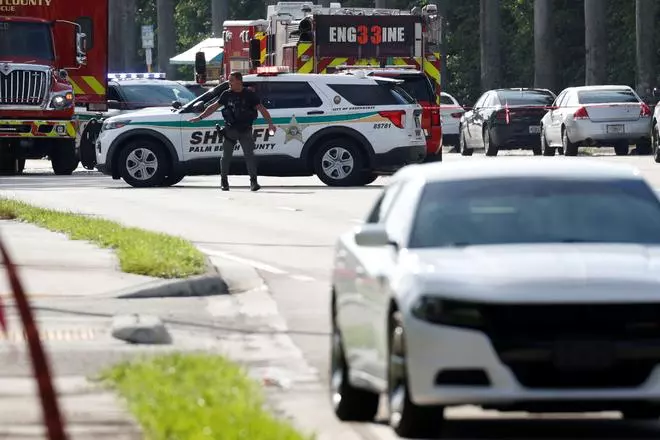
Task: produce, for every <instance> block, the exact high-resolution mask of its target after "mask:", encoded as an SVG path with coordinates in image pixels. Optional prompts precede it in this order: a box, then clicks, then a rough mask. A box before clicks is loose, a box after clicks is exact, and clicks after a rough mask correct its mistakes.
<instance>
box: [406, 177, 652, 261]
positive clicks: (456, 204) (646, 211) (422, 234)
mask: <svg viewBox="0 0 660 440" xmlns="http://www.w3.org/2000/svg"><path fill="white" fill-rule="evenodd" d="M581 242H588V243H635V244H660V201H659V200H658V198H657V196H656V195H655V194H654V193H653V191H652V190H651V188H649V187H648V185H647V184H646V183H644V182H643V181H639V180H628V179H626V180H588V179H585V180H578V179H567V180H557V179H543V178H504V179H478V180H469V181H462V182H435V183H430V184H429V185H427V187H426V188H425V189H424V192H423V195H422V198H421V200H420V202H419V205H418V208H417V213H416V217H415V221H414V224H413V230H412V233H411V237H410V247H411V248H429V247H447V246H463V245H488V244H516V243H581Z"/></svg>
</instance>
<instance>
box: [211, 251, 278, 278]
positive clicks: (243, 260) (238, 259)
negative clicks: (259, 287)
mask: <svg viewBox="0 0 660 440" xmlns="http://www.w3.org/2000/svg"><path fill="white" fill-rule="evenodd" d="M199 250H200V251H202V252H204V253H205V254H208V255H214V256H216V257H220V258H226V259H227V260H231V261H235V262H236V263H240V264H247V265H248V266H252V267H254V268H255V269H259V270H263V271H266V272H270V273H274V274H276V275H286V274H288V272H287V271H285V270H282V269H279V268H277V267H274V266H271V265H270V264H266V263H262V262H260V261H255V260H248V259H247V258H241V257H237V256H235V255H232V254H228V253H227V252H222V251H216V250H213V249H205V248H199Z"/></svg>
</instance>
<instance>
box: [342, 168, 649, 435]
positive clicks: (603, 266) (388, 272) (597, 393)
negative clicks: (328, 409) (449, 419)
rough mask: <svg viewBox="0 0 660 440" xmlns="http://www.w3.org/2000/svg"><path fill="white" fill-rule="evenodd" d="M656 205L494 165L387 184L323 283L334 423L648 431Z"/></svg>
mask: <svg viewBox="0 0 660 440" xmlns="http://www.w3.org/2000/svg"><path fill="white" fill-rule="evenodd" d="M659 269H660V200H659V199H658V197H657V195H656V194H655V193H654V192H653V190H652V189H651V188H650V186H649V185H648V184H647V183H646V182H645V181H644V180H643V178H642V177H640V174H639V173H638V172H637V170H636V169H634V168H632V167H629V166H626V165H619V164H612V163H604V162H600V161H589V160H587V161H557V162H555V161H549V160H547V159H543V158H503V159H502V160H501V161H499V160H498V161H495V162H493V161H491V160H484V159H481V160H478V161H470V162H453V163H443V164H428V165H414V166H409V167H406V168H404V169H402V170H400V171H399V172H398V173H397V174H395V176H394V177H393V178H392V181H391V183H390V184H389V185H388V186H387V187H386V189H385V190H384V192H383V193H382V194H381V196H380V197H379V198H378V200H377V202H376V203H375V205H374V206H373V209H372V211H371V213H370V215H369V217H368V218H367V221H366V224H365V225H363V226H362V227H360V228H358V229H356V230H354V231H350V232H347V233H346V234H344V235H342V236H341V237H340V239H339V241H338V243H337V245H336V253H335V261H334V270H333V276H332V306H331V307H332V309H331V317H332V349H331V354H330V355H331V360H332V362H331V365H332V371H331V378H332V381H331V390H332V401H333V403H334V411H335V414H336V415H337V416H338V417H339V418H340V419H342V420H353V421H357V420H362V421H367V420H370V419H372V418H374V416H375V415H376V413H377V411H378V406H379V397H380V396H379V395H380V394H381V393H384V394H386V395H387V398H388V402H389V412H390V424H391V426H392V427H393V428H394V430H395V432H396V433H397V434H398V435H400V436H402V437H414V438H422V437H425V438H428V437H433V436H435V435H436V434H438V430H439V429H440V427H441V425H442V420H443V410H444V408H445V407H449V406H455V405H466V404H472V405H479V406H481V407H483V408H487V409H496V410H502V411H507V410H523V411H551V412H576V411H577V412H579V411H586V410H590V411H611V410H614V411H621V412H622V413H623V414H624V416H626V417H632V418H649V419H652V418H658V417H660V343H659V342H658V341H660V324H659V323H660V320H659V318H658V317H659V316H660V293H658V292H660V271H659Z"/></svg>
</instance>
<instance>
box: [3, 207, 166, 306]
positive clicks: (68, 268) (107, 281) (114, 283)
mask: <svg viewBox="0 0 660 440" xmlns="http://www.w3.org/2000/svg"><path fill="white" fill-rule="evenodd" d="M0 235H1V236H2V240H3V242H4V243H5V245H6V246H7V247H8V248H9V253H10V257H11V258H12V260H13V261H14V263H15V264H16V265H17V266H19V274H20V277H21V280H22V281H23V287H24V288H25V289H26V290H27V292H28V293H29V294H30V295H32V296H34V297H44V296H48V297H58V296H94V295H103V294H109V293H113V292H117V291H120V290H123V289H128V288H133V287H138V286H140V285H147V284H148V283H153V282H154V281H157V279H156V278H151V277H147V276H141V275H132V274H126V273H123V272H121V271H120V269H119V262H118V260H117V257H116V256H115V254H114V253H113V252H112V251H111V250H109V249H100V248H98V247H97V246H95V245H93V244H91V243H87V242H84V241H79V240H69V239H68V238H67V237H66V236H65V235H64V234H58V233H54V232H51V231H48V230H46V229H42V228H39V227H37V226H33V225H30V224H27V223H18V222H13V221H7V220H0ZM1 267H4V266H2V265H0V268H1ZM9 292H10V290H9V283H8V280H7V276H6V275H5V274H4V273H3V274H2V275H0V295H1V296H7V295H8V294H9Z"/></svg>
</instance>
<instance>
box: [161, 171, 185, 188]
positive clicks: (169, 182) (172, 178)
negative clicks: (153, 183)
mask: <svg viewBox="0 0 660 440" xmlns="http://www.w3.org/2000/svg"><path fill="white" fill-rule="evenodd" d="M184 177H186V175H185V174H181V173H175V174H170V175H169V176H167V177H166V178H165V179H164V180H163V181H162V183H161V184H160V185H159V186H174V185H176V184H177V183H179V182H181V181H182V180H183V178H184Z"/></svg>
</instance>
